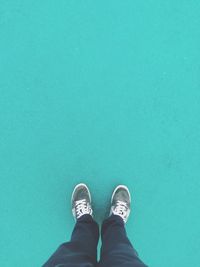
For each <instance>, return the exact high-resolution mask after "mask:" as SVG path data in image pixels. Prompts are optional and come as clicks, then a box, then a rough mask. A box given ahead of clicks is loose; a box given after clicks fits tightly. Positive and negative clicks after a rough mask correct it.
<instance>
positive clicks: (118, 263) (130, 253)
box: [99, 215, 147, 267]
mask: <svg viewBox="0 0 200 267" xmlns="http://www.w3.org/2000/svg"><path fill="white" fill-rule="evenodd" d="M99 266H100V267H108V266H109V267H147V266H146V265H145V264H144V263H143V262H142V261H141V260H140V259H139V257H138V254H137V252H136V251H135V249H134V248H133V246H132V245H131V242H130V241H129V239H128V237H127V234H126V230H125V224H124V221H123V219H122V218H120V216H118V215H111V216H110V217H109V218H108V219H106V220H105V221H104V223H103V226H102V248H101V260H100V263H99Z"/></svg>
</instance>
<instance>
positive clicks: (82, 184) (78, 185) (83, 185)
mask: <svg viewBox="0 0 200 267" xmlns="http://www.w3.org/2000/svg"><path fill="white" fill-rule="evenodd" d="M80 186H81V187H85V188H86V189H87V191H88V195H89V199H90V202H91V201H92V198H91V194H90V190H89V188H88V187H87V185H86V184H84V183H80V184H77V185H76V186H75V188H74V190H73V192H72V196H71V204H72V199H73V195H74V193H75V191H76V190H77V188H78V187H80Z"/></svg>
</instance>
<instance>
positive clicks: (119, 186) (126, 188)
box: [111, 185, 131, 204]
mask: <svg viewBox="0 0 200 267" xmlns="http://www.w3.org/2000/svg"><path fill="white" fill-rule="evenodd" d="M119 188H123V189H125V190H126V191H127V192H128V195H129V198H130V202H131V194H130V191H129V189H128V187H127V186H125V185H118V186H117V187H116V188H115V190H114V191H113V193H112V197H111V204H112V201H113V197H114V195H115V193H116V191H117V190H118V189H119Z"/></svg>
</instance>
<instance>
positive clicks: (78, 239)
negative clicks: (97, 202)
mask: <svg viewBox="0 0 200 267" xmlns="http://www.w3.org/2000/svg"><path fill="white" fill-rule="evenodd" d="M91 203H92V202H91V194H90V191H89V189H88V187H87V186H86V185H85V184H82V183H81V184H78V185H77V186H76V187H75V188H74V191H73V193H72V198H71V204H72V214H73V216H74V218H75V220H76V225H75V227H74V230H73V233H72V236H71V240H70V242H67V243H64V244H62V245H61V246H60V247H59V248H58V249H57V250H56V252H55V253H54V254H53V255H52V256H51V257H50V259H49V260H48V261H47V262H46V263H45V264H44V265H43V267H96V266H99V267H146V265H145V264H144V263H143V262H142V261H141V260H140V259H139V257H138V254H137V252H136V251H135V249H134V248H133V246H132V245H131V243H130V241H129V239H128V237H127V235H126V230H125V223H126V222H127V220H128V218H129V215H130V204H131V195H130V192H129V190H128V188H127V187H126V186H124V185H119V186H117V187H116V188H115V190H114V192H113V194H112V197H111V209H110V215H109V217H108V218H107V219H106V220H105V221H104V222H103V225H102V231H101V237H102V248H101V259H100V262H99V263H97V244H98V239H99V228H98V224H97V223H96V222H95V221H94V219H93V209H92V205H91Z"/></svg>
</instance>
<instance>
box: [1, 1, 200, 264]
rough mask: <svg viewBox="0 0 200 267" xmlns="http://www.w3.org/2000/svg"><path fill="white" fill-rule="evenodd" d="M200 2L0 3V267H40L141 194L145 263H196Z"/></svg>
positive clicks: (138, 211) (134, 231) (136, 236)
mask: <svg viewBox="0 0 200 267" xmlns="http://www.w3.org/2000/svg"><path fill="white" fill-rule="evenodd" d="M199 77H200V2H199V1H197V0H191V1H185V0H177V1H174V0H173V1H172V0H169V1H161V0H155V1H139V0H136V1H132V0H128V1H114V0H113V1H87V0H86V1H72V0H70V1H66V0H60V1H52V0H50V1H46V0H45V1H33V0H28V1H27V0H26V1H25V0H15V1H10V0H0V190H1V193H0V206H1V214H0V229H1V233H0V247H1V253H0V265H1V266H4V267H10V266H15V267H24V266H29V267H36V266H41V264H42V263H43V262H44V261H46V259H47V258H48V257H49V256H50V254H51V253H52V252H53V251H54V250H55V249H56V248H57V246H58V245H59V244H60V243H62V242H64V241H66V240H68V238H69V236H70V233H71V230H72V228H73V224H74V222H73V219H72V216H71V210H70V205H69V202H70V197H71V192H72V189H73V187H74V185H75V184H76V183H77V182H80V181H84V182H86V183H87V184H88V186H89V187H90V189H91V192H92V194H93V202H94V208H95V211H96V214H98V215H97V219H98V220H100V219H101V218H102V217H103V214H104V210H105V207H106V206H107V203H108V201H109V198H110V194H111V192H112V190H113V188H114V186H115V185H117V184H118V183H124V184H127V185H128V186H129V187H130V190H131V192H132V195H133V208H132V216H131V218H130V221H129V222H128V225H127V231H128V234H129V237H130V239H131V240H132V241H133V243H134V245H135V247H136V249H137V250H138V252H139V254H140V256H141V258H142V259H143V260H144V261H145V262H146V263H148V264H149V266H152V267H154V266H162V267H169V266H170V267H177V266H181V267H188V266H199V257H200V252H199V248H200V227H199V225H200V215H199V211H200V78H199Z"/></svg>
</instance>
